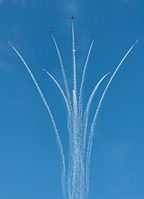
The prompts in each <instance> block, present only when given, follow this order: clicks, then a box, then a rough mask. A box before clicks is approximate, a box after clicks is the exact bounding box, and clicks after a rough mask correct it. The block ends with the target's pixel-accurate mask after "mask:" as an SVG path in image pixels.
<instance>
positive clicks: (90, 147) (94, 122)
mask: <svg viewBox="0 0 144 199" xmlns="http://www.w3.org/2000/svg"><path fill="white" fill-rule="evenodd" d="M137 42H138V40H137V41H136V42H135V43H134V44H133V45H132V46H131V47H130V49H129V50H128V51H127V53H126V54H125V55H124V57H123V58H122V60H121V61H120V63H119V64H118V66H117V67H116V69H115V71H114V73H113V75H112V76H111V78H110V80H109V82H108V84H107V86H106V88H105V90H104V92H103V94H102V96H101V98H100V101H99V104H98V107H97V109H96V113H95V115H94V118H93V121H92V124H91V129H90V135H89V140H88V147H87V157H86V183H87V195H88V187H89V171H90V157H91V149H92V140H93V136H94V128H95V125H96V120H97V117H98V113H99V110H100V107H101V104H102V102H103V99H104V97H105V94H106V92H107V90H108V88H109V86H110V84H111V82H112V80H113V78H114V76H115V75H116V73H117V71H118V70H119V68H120V66H121V65H122V63H123V62H124V61H125V59H126V58H127V56H128V55H129V53H130V52H131V51H132V49H133V48H134V46H135V45H136V44H137Z"/></svg>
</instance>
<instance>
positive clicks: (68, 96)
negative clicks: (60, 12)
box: [52, 35, 71, 104]
mask: <svg viewBox="0 0 144 199" xmlns="http://www.w3.org/2000/svg"><path fill="white" fill-rule="evenodd" d="M52 39H53V41H54V44H55V47H56V50H57V54H58V58H59V62H60V66H61V72H62V76H63V80H64V86H65V90H66V95H67V98H68V101H69V104H71V100H70V91H69V87H68V82H67V77H66V73H65V69H64V65H63V62H62V57H61V54H60V50H59V48H58V45H57V42H56V40H55V38H54V36H53V35H52Z"/></svg>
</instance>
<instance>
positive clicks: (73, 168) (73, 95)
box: [9, 16, 138, 199]
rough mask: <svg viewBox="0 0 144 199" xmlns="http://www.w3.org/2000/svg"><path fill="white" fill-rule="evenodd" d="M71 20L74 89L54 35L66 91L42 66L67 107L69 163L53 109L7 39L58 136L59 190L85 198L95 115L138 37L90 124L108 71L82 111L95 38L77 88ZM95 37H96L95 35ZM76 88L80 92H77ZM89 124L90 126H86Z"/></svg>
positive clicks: (70, 198) (75, 198)
mask: <svg viewBox="0 0 144 199" xmlns="http://www.w3.org/2000/svg"><path fill="white" fill-rule="evenodd" d="M70 18H71V19H72V63H73V69H72V70H73V89H72V91H71V90H69V85H68V81H67V77H66V73H65V70H64V66H63V61H62V58H61V54H60V50H59V47H58V45H57V43H56V40H55V38H54V36H53V35H52V39H53V42H54V44H55V48H56V50H57V54H58V59H59V62H60V67H61V71H62V78H63V82H64V87H65V92H64V90H63V88H62V87H61V86H60V84H59V83H58V81H57V80H56V79H55V78H54V77H53V76H52V75H51V74H50V73H49V72H47V71H46V70H45V69H43V70H44V71H45V72H46V73H47V75H48V76H49V77H50V78H51V79H52V80H53V82H54V83H55V84H56V86H57V87H58V89H59V91H60V93H61V95H62V97H63V100H64V102H65V106H66V109H67V128H68V129H67V130H68V134H69V159H68V165H66V164H65V156H64V150H63V145H62V143H61V140H60V136H59V131H58V129H57V126H56V122H55V120H54V117H53V115H52V112H51V110H50V108H49V106H48V103H47V101H46V100H45V97H44V95H43V93H42V91H41V89H40V87H39V85H38V83H37V81H36V79H35V77H34V75H33V73H32V72H31V70H30V69H29V67H28V65H27V63H26V62H25V61H24V59H23V57H22V56H21V55H20V53H19V52H18V51H17V50H16V48H14V47H13V45H12V44H11V43H10V42H9V44H10V46H11V47H12V48H13V50H14V51H15V52H16V54H17V55H18V56H19V58H20V59H21V61H22V62H23V64H24V65H25V67H26V68H27V70H28V72H29V74H30V76H31V78H32V80H33V82H34V84H35V86H36V88H37V90H38V92H39V94H40V96H41V98H42V100H43V102H44V104H45V107H46V109H47V111H48V113H49V115H50V117H51V121H52V124H53V127H54V131H55V134H56V138H57V143H58V147H59V150H60V155H61V159H62V166H63V170H62V189H63V194H64V198H65V199H87V198H88V192H89V181H90V177H89V176H90V159H91V150H92V141H93V136H94V130H95V125H96V121H97V117H98V113H99V110H100V107H101V104H102V102H103V99H104V97H105V94H106V92H107V90H108V88H109V86H110V84H111V82H112V80H113V78H114V77H115V75H116V73H117V72H118V70H119V68H120V67H121V65H122V63H123V62H124V61H125V59H126V58H127V56H128V55H129V53H130V52H131V51H132V49H133V48H134V46H135V45H136V43H137V42H138V40H137V41H136V42H135V43H134V44H133V45H132V46H131V48H130V49H129V50H128V51H127V52H126V54H125V55H124V57H123V58H122V60H121V61H120V63H119V64H118V66H117V67H116V69H115V71H114V72H113V74H112V76H111V78H110V80H109V81H108V83H107V85H106V87H105V89H104V91H103V93H102V95H101V97H100V101H99V103H98V106H97V109H96V112H95V114H94V117H93V120H92V122H91V123H90V121H89V116H90V108H91V104H92V101H93V98H94V96H95V94H96V92H97V89H98V88H99V86H100V84H101V83H102V82H103V81H104V79H105V78H106V77H107V76H108V74H109V73H107V74H106V75H104V76H103V77H102V78H101V79H100V80H99V82H98V83H97V84H96V85H95V87H94V89H93V91H92V92H91V95H90V96H89V99H88V102H87V104H86V108H85V111H83V90H84V82H85V77H86V70H87V65H88V61H89V57H90V54H91V50H92V48H93V44H94V38H93V40H92V42H91V45H90V48H89V50H88V54H87V57H86V62H85V65H84V68H83V73H82V79H81V84H80V88H79V89H77V71H76V49H75V32H74V19H75V17H74V16H72V17H70ZM94 37H95V36H94ZM78 91H79V92H78ZM89 125H90V127H91V128H90V129H88V126H89Z"/></svg>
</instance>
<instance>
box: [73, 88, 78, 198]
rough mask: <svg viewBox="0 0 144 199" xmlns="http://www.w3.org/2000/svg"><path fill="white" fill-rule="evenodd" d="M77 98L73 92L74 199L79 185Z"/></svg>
mask: <svg viewBox="0 0 144 199" xmlns="http://www.w3.org/2000/svg"><path fill="white" fill-rule="evenodd" d="M77 110H78V107H77V97H76V93H75V90H73V140H74V141H73V143H74V148H73V176H72V178H73V179H72V198H74V197H75V194H76V193H77V191H76V190H77V183H76V180H77V179H76V177H77V164H78V140H77V138H78V125H77V121H78V115H77Z"/></svg>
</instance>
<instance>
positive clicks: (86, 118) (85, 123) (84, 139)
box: [83, 72, 110, 151]
mask: <svg viewBox="0 0 144 199" xmlns="http://www.w3.org/2000/svg"><path fill="white" fill-rule="evenodd" d="M108 74H110V72H109V73H107V74H106V75H104V76H103V77H102V78H101V79H100V81H99V82H98V83H97V84H96V86H95V88H94V89H93V91H92V93H91V95H90V97H89V100H88V103H87V106H86V110H85V112H84V122H83V123H84V134H83V151H85V146H86V136H87V135H86V134H87V126H88V118H89V110H90V107H91V103H92V100H93V97H94V95H95V93H96V91H97V89H98V88H99V86H100V84H101V83H102V81H103V80H104V79H105V78H106V77H107V75H108Z"/></svg>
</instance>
